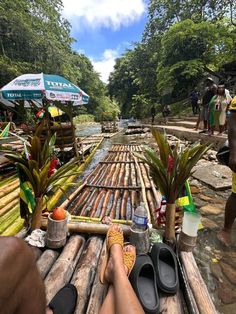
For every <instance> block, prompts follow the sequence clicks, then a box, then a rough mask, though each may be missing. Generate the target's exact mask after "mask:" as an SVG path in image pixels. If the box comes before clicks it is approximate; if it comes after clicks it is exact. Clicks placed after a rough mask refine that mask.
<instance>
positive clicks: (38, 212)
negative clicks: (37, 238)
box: [31, 196, 43, 230]
mask: <svg viewBox="0 0 236 314" xmlns="http://www.w3.org/2000/svg"><path fill="white" fill-rule="evenodd" d="M35 201H36V206H35V210H34V213H33V217H32V224H31V228H32V230H35V229H39V228H40V227H41V219H42V209H43V196H40V197H36V200H35Z"/></svg>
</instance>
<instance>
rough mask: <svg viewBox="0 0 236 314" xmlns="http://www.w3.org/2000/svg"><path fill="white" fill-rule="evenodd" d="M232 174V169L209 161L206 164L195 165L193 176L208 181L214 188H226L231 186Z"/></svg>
mask: <svg viewBox="0 0 236 314" xmlns="http://www.w3.org/2000/svg"><path fill="white" fill-rule="evenodd" d="M231 174H232V172H231V170H230V169H229V168H228V167H226V166H223V165H218V164H216V165H212V163H208V165H205V166H203V165H201V166H197V167H195V172H194V173H193V175H192V176H193V177H194V178H195V179H198V180H200V181H201V182H203V183H206V184H207V185H209V186H210V187H212V188H213V189H214V190H225V189H228V188H230V187H231V184H232V179H231Z"/></svg>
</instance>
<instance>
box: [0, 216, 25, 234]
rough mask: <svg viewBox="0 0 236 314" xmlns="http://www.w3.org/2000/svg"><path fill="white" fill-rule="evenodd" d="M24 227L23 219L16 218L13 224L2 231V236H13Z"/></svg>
mask: <svg viewBox="0 0 236 314" xmlns="http://www.w3.org/2000/svg"><path fill="white" fill-rule="evenodd" d="M23 226H24V219H22V218H21V217H18V218H17V219H16V220H15V221H14V222H13V224H11V225H10V226H9V227H8V228H7V229H5V230H4V231H3V233H2V234H1V235H2V236H13V235H15V234H16V233H17V232H19V231H20V230H21V229H22V228H23Z"/></svg>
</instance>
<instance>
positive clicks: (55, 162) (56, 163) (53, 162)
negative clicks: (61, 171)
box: [50, 158, 59, 169]
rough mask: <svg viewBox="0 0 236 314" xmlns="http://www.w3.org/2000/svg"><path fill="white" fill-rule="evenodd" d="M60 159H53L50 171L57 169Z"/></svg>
mask: <svg viewBox="0 0 236 314" xmlns="http://www.w3.org/2000/svg"><path fill="white" fill-rule="evenodd" d="M58 163H59V162H58V159H57V158H53V159H52V160H51V163H50V169H55V168H56V166H57V165H58Z"/></svg>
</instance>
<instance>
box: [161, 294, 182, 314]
mask: <svg viewBox="0 0 236 314" xmlns="http://www.w3.org/2000/svg"><path fill="white" fill-rule="evenodd" d="M159 313H166V314H183V313H184V311H183V306H182V302H181V295H180V291H177V293H176V294H174V295H169V296H166V295H165V296H161V298H160V312H159Z"/></svg>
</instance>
